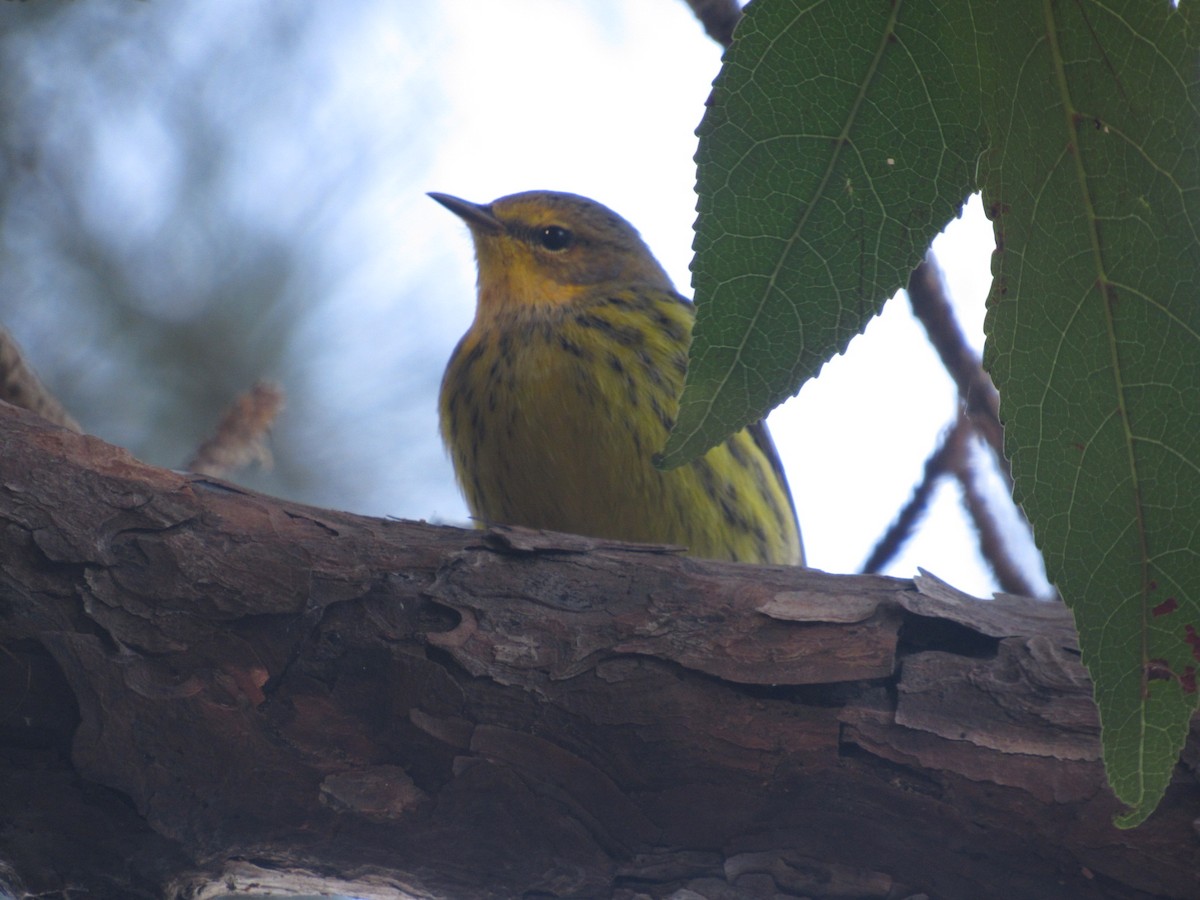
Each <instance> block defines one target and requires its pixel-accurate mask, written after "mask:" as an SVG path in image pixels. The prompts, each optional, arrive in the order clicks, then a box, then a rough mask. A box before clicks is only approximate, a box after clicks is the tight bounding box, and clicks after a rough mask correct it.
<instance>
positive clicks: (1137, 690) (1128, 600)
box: [665, 0, 1200, 826]
mask: <svg viewBox="0 0 1200 900" xmlns="http://www.w3.org/2000/svg"><path fill="white" fill-rule="evenodd" d="M1194 23H1195V13H1194V12H1193V4H1187V3H1185V4H1184V5H1183V7H1182V9H1172V8H1171V7H1170V6H1169V4H1167V3H1166V2H1160V3H1149V2H1146V0H1111V2H1108V3H1106V4H1104V5H1100V4H1098V3H1095V2H1091V0H1071V2H1067V0H1010V2H1008V3H995V2H992V0H983V2H979V0H976V2H971V0H957V2H953V0H948V2H945V3H942V4H915V3H914V4H905V3H903V2H900V0H897V2H895V3H893V4H892V5H890V6H889V5H887V4H874V3H871V4H867V3H864V2H850V0H848V2H845V3H840V4H819V5H809V6H806V7H804V8H803V9H798V8H797V5H796V4H795V3H794V2H789V0H756V2H755V3H753V4H752V5H751V6H750V7H749V8H748V11H747V15H746V17H745V19H744V20H743V22H742V24H741V25H740V26H739V29H738V32H737V36H736V39H735V42H734V45H733V47H732V48H731V49H730V51H729V53H728V55H727V58H726V63H725V67H724V69H723V70H722V73H721V75H720V77H719V78H718V80H717V83H716V86H715V88H714V93H713V103H712V107H711V109H710V110H709V112H708V114H707V115H706V116H705V119H704V122H703V124H702V125H701V128H700V132H699V133H700V148H699V151H698V153H697V162H698V165H699V175H698V191H699V194H700V203H699V218H698V220H697V234H696V241H695V249H696V258H695V262H694V264H693V271H694V282H695V287H696V296H697V304H698V309H699V312H698V321H697V325H696V333H695V338H694V344H693V348H692V363H691V369H690V371H689V375H688V386H687V388H686V389H685V392H684V395H683V398H682V401H681V408H680V416H679V421H678V424H677V426H676V431H675V433H674V434H673V435H672V437H671V440H670V442H669V443H668V447H667V453H666V460H665V464H666V465H672V464H679V463H681V462H683V461H685V460H686V459H688V458H691V457H694V456H695V455H697V454H699V453H702V452H703V451H704V450H705V449H706V448H707V447H709V446H711V445H712V444H714V443H716V442H718V441H720V440H721V439H722V438H723V437H724V436H725V435H726V434H728V433H729V432H731V431H733V430H735V429H737V428H739V427H741V426H743V425H745V424H746V423H748V422H751V421H753V420H755V419H757V418H759V417H760V416H762V415H763V414H764V413H765V412H766V411H767V410H768V409H769V408H770V407H771V406H773V405H774V404H775V403H777V402H779V401H780V400H781V399H783V398H784V397H786V396H787V395H788V394H790V393H793V392H794V391H795V390H796V389H797V387H798V385H799V384H800V383H801V381H802V380H803V379H805V378H807V377H809V376H811V375H812V374H814V373H815V372H816V371H817V370H818V368H819V367H820V366H821V365H822V364H823V362H824V360H825V359H826V358H827V357H828V356H830V355H832V353H834V352H837V351H840V350H842V349H843V348H844V347H845V345H846V343H847V342H848V341H849V340H850V338H852V337H853V336H854V335H855V334H856V333H858V332H859V331H860V330H861V329H862V328H863V327H864V325H865V323H866V322H867V320H868V319H869V318H870V317H871V316H872V315H873V314H874V313H875V312H877V311H878V309H879V307H880V305H881V304H882V302H883V300H884V299H885V298H886V297H888V296H889V295H890V294H891V293H893V291H894V290H895V289H896V288H897V287H899V286H900V285H902V284H903V283H904V280H905V279H906V277H907V274H908V271H909V268H910V267H911V266H912V265H913V264H914V263H915V262H916V260H917V259H918V258H919V256H920V255H921V253H922V252H923V251H924V248H925V247H926V245H927V243H928V241H929V239H930V238H931V237H932V236H933V234H934V233H935V232H936V231H937V230H938V229H939V228H940V227H941V225H942V224H943V223H944V222H945V221H946V220H948V219H949V218H950V216H951V215H952V214H953V212H954V210H955V208H956V206H957V205H958V203H959V202H960V200H961V199H962V198H963V197H964V196H965V195H966V194H967V193H968V192H969V191H970V190H972V189H976V188H980V187H981V188H982V190H983V193H984V199H985V205H986V206H987V208H988V210H989V214H990V215H991V216H992V217H993V219H994V221H995V223H996V231H997V237H998V241H999V252H998V253H997V254H996V256H995V257H994V263H993V269H994V274H995V276H996V281H995V283H994V286H993V291H992V296H991V298H990V300H989V313H988V320H987V331H988V346H987V350H986V353H985V358H986V362H987V364H988V366H989V369H990V370H991V372H992V374H993V376H994V378H995V380H996V382H997V385H998V386H999V388H1000V394H1001V413H1002V416H1003V417H1004V419H1005V425H1006V442H1007V448H1008V452H1009V454H1010V456H1011V458H1012V465H1013V472H1014V476H1015V479H1016V496H1017V500H1018V501H1019V502H1020V503H1022V505H1023V506H1024V508H1025V510H1026V512H1027V514H1028V516H1029V519H1030V521H1031V522H1032V523H1033V525H1034V531H1035V536H1036V537H1037V539H1038V542H1039V544H1040V545H1041V547H1042V549H1043V552H1044V554H1045V559H1046V565H1047V570H1048V572H1049V573H1050V576H1051V578H1052V580H1054V581H1055V582H1056V583H1057V584H1058V586H1059V588H1060V590H1061V591H1062V593H1063V596H1064V598H1065V599H1066V601H1067V603H1068V604H1070V606H1071V608H1072V610H1073V611H1074V613H1075V618H1076V623H1077V625H1078V627H1079V632H1080V643H1081V646H1082V650H1083V657H1084V662H1085V663H1086V664H1087V666H1088V668H1089V670H1090V672H1091V675H1092V679H1093V681H1094V683H1095V691H1096V700H1097V703H1098V705H1099V707H1100V715H1101V721H1102V725H1103V736H1102V740H1103V746H1104V759H1105V764H1106V767H1107V771H1108V776H1109V780H1110V782H1111V784H1112V786H1113V789H1114V791H1115V792H1116V794H1117V796H1118V797H1119V798H1120V799H1121V800H1123V801H1124V802H1125V803H1127V804H1129V806H1130V807H1131V809H1130V811H1129V813H1128V814H1127V815H1126V816H1124V817H1123V818H1122V819H1120V820H1119V822H1118V824H1121V825H1124V826H1132V825H1135V824H1137V823H1139V822H1141V821H1143V820H1144V819H1145V818H1146V816H1148V815H1149V814H1150V813H1151V812H1152V811H1153V809H1154V807H1155V805H1156V804H1157V802H1158V800H1159V799H1160V798H1161V796H1162V793H1163V791H1164V790H1165V788H1166V785H1167V784H1168V782H1169V779H1170V777H1171V772H1172V769H1173V767H1174V763H1175V761H1176V759H1177V757H1178V754H1179V751H1180V749H1181V748H1182V746H1183V742H1184V739H1185V737H1186V733H1187V727H1188V722H1189V719H1190V717H1191V716H1192V714H1193V713H1194V711H1195V710H1196V707H1197V699H1198V697H1200V695H1198V694H1197V691H1196V670H1197V667H1200V298H1198V297H1197V291H1198V286H1200V35H1198V33H1197V28H1196V27H1195V24H1194ZM979 135H987V137H988V144H989V146H988V149H987V152H986V153H985V152H982V149H981V148H982V141H981V140H980V138H979Z"/></svg>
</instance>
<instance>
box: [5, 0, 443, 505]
mask: <svg viewBox="0 0 1200 900" xmlns="http://www.w3.org/2000/svg"><path fill="white" fill-rule="evenodd" d="M380 7H381V4H365V5H363V6H362V7H359V6H356V7H355V10H354V12H355V15H354V16H346V15H344V13H345V10H340V11H337V10H333V9H332V8H330V7H326V6H323V5H321V4H311V3H305V2H277V3H269V4H250V5H246V4H235V3H230V2H227V0H179V2H173V3H169V4H157V3H133V2H128V0H98V2H91V3H45V2H31V3H5V4H3V6H2V7H0V84H3V90H2V91H0V129H2V130H0V324H3V325H5V326H6V327H8V328H9V329H10V330H11V331H12V333H13V334H14V336H15V337H16V338H17V340H18V341H19V342H21V344H22V345H23V346H24V348H25V350H26V352H27V354H28V357H29V359H30V361H31V363H32V364H33V365H34V366H35V367H36V368H37V369H38V370H39V372H40V374H41V375H42V377H43V378H44V380H45V381H46V382H47V383H48V385H49V386H50V388H51V390H53V391H54V392H55V393H56V394H57V395H58V397H59V398H60V399H61V400H62V401H63V402H64V403H65V404H66V406H67V407H68V409H70V410H71V411H72V413H73V414H74V415H75V416H76V417H77V418H78V419H79V420H80V422H81V423H82V425H83V427H84V429H85V430H87V431H89V432H91V433H94V434H96V435H98V436H100V437H103V438H104V439H106V440H108V441H111V442H113V443H116V444H120V445H123V446H125V447H128V448H129V449H130V450H131V451H132V452H133V453H134V454H136V455H137V456H138V457H140V458H142V459H144V460H146V461H148V462H151V463H155V464H159V465H163V466H168V467H179V466H181V465H183V464H184V463H185V462H186V461H187V459H188V457H189V455H190V454H191V453H192V452H193V450H194V449H195V447H196V446H197V444H198V443H199V442H200V441H201V440H203V439H204V437H205V436H206V435H207V434H208V433H209V432H210V431H211V429H212V428H213V426H214V425H215V423H216V421H217V420H218V418H219V417H220V414H221V411H222V410H223V409H224V408H225V407H226V406H227V405H228V404H229V403H230V402H231V400H232V399H233V398H234V397H235V395H236V394H238V393H239V392H241V391H243V390H245V389H247V388H248V387H249V386H250V385H251V384H252V383H253V382H254V381H255V380H257V379H259V378H270V379H275V380H277V381H279V382H280V383H281V384H282V385H283V386H284V389H285V391H286V394H287V407H286V409H285V411H284V414H283V416H282V417H281V419H280V420H279V422H278V424H277V426H276V429H275V433H274V437H273V439H272V441H271V445H272V450H273V453H274V456H275V467H274V469H273V471H269V472H263V471H261V470H250V471H247V472H244V473H242V474H241V478H240V480H241V481H243V482H244V483H246V484H248V485H249V486H252V487H255V488H257V489H260V490H263V491H266V492H269V493H272V494H276V495H280V496H284V497H289V498H293V499H297V500H302V501H305V502H309V503H314V504H318V505H327V506H338V507H341V508H349V509H354V510H358V511H363V512H372V513H377V514H379V513H386V512H393V513H400V514H409V515H421V514H427V513H429V512H432V511H434V510H436V508H437V507H438V505H439V500H438V497H439V496H441V497H444V496H448V495H452V492H453V481H452V478H451V477H450V475H449V468H448V466H447V465H446V463H445V462H444V460H443V458H442V455H441V451H440V447H438V445H437V443H436V441H431V440H429V435H430V434H432V433H434V429H435V425H434V424H433V423H434V418H433V416H434V413H433V409H432V400H431V398H432V397H434V396H435V395H436V387H437V378H438V377H439V375H440V370H441V366H442V364H443V362H444V355H445V353H446V348H445V347H444V346H442V345H441V344H440V343H436V342H430V341H429V340H427V339H423V335H422V333H421V332H420V330H419V329H416V328H414V329H399V328H396V327H395V325H394V322H396V321H398V320H400V319H401V318H403V317H388V316H387V315H385V314H386V312H387V311H388V310H395V309H396V308H404V307H407V309H406V312H407V313H408V314H409V315H411V316H413V317H414V318H416V319H418V320H424V319H426V318H427V317H426V316H423V315H421V310H420V307H419V302H420V299H419V298H407V297H404V296H395V295H394V291H395V288H394V285H395V284H396V283H397V278H396V274H395V271H394V269H395V267H396V266H397V265H404V264H405V263H404V262H403V261H397V260H396V256H397V255H398V248H396V247H395V246H394V242H395V235H394V234H392V235H391V237H390V240H389V239H388V235H387V234H386V233H385V231H386V229H387V228H388V222H389V217H391V218H392V219H394V218H396V217H397V213H396V210H395V209H394V208H391V207H389V206H388V199H387V196H386V191H384V192H381V191H380V185H381V184H383V185H388V184H394V182H395V179H396V178H397V177H398V176H399V175H401V174H402V173H401V172H400V170H401V168H402V167H409V168H410V169H411V168H412V167H419V166H422V165H423V164H424V161H425V159H426V154H427V153H428V148H427V147H425V148H424V149H423V145H422V144H421V143H420V142H418V141H415V140H414V141H409V140H407V139H406V138H405V137H404V129H403V127H402V126H403V125H404V124H405V123H409V122H413V121H416V120H417V119H418V117H425V118H428V117H429V116H432V115H434V114H435V112H434V111H433V110H432V109H431V108H417V105H418V104H419V103H422V102H424V103H429V97H430V92H429V88H428V86H426V87H425V88H424V89H423V90H422V91H420V92H415V91H405V90H404V89H403V88H404V82H405V78H406V77H407V75H408V74H410V73H411V72H413V71H415V70H417V69H419V68H420V65H421V57H422V54H423V53H428V52H429V51H428V49H425V50H422V51H420V52H418V51H415V50H414V49H413V48H411V47H396V46H394V45H392V46H388V45H386V44H383V43H381V40H380V39H379V35H380V30H379V29H377V28H376V27H375V26H376V24H377V22H376V20H377V18H378V17H379V15H380V14H381V13H380V12H379V9H380ZM391 15H394V10H393V11H391ZM404 15H405V17H408V18H419V17H420V16H421V12H420V10H409V11H406V12H405V13H404ZM389 37H390V38H392V39H394V37H395V32H394V29H393V30H391V31H390V32H389ZM372 53H376V54H377V55H378V57H379V59H378V60H375V61H376V62H379V63H380V65H381V67H382V69H381V71H382V72H383V74H384V76H386V77H385V78H380V79H379V80H378V81H377V82H374V83H371V82H368V83H365V84H364V79H362V78H361V77H359V74H360V71H361V70H359V69H357V68H356V67H354V66H352V65H350V64H349V63H350V59H351V58H352V57H351V54H354V55H355V56H354V58H355V59H356V61H357V62H363V61H364V60H363V57H364V56H368V55H371V54H372ZM375 71H380V70H379V69H377V70H375ZM363 95H368V96H367V97H366V99H367V101H368V102H358V101H360V100H361V99H362V98H363ZM421 98H423V99H421ZM381 102H383V103H386V104H387V108H388V110H389V114H388V116H387V117H386V118H385V119H384V120H382V121H381V118H380V116H379V115H378V114H377V113H373V112H372V110H375V109H377V108H378V106H379V104H380V103H381ZM403 174H404V175H405V176H406V177H407V178H408V179H411V178H412V173H411V172H405V173H403ZM421 199H422V201H423V199H424V198H421ZM392 224H394V222H393V223H392ZM389 244H391V246H390V245H389ZM400 249H403V248H400ZM408 249H409V250H419V249H420V248H419V247H416V248H411V247H410V248H408ZM389 267H391V269H390V270H389ZM389 285H391V286H392V287H391V292H390V293H389V291H388V287H389ZM436 299H437V298H426V302H428V303H435V302H436ZM385 323H390V324H385ZM451 327H457V326H451ZM383 351H386V352H383ZM427 407H428V408H427ZM398 445H399V446H401V447H403V448H405V449H404V450H403V451H400V450H396V449H395V448H397V446H398ZM409 453H416V454H418V458H417V459H416V460H415V461H414V460H412V459H408V461H407V463H406V465H404V466H403V467H401V471H402V472H409V473H411V472H419V473H422V474H423V475H424V476H425V477H424V479H423V480H422V479H413V478H403V477H397V478H393V479H391V482H392V483H389V484H387V485H381V484H380V483H378V479H379V473H380V472H381V471H382V472H387V471H388V468H387V465H388V461H389V458H390V454H401V455H403V454H409ZM422 454H423V456H422ZM373 481H374V482H375V483H373ZM381 490H382V491H384V493H385V494H386V496H384V495H381V494H380V491H381ZM441 505H442V507H443V508H444V507H445V505H446V504H445V503H444V502H442V503H441ZM452 512H453V513H454V514H457V510H453V511H452Z"/></svg>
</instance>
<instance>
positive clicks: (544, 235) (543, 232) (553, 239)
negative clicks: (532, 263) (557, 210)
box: [537, 225, 575, 253]
mask: <svg viewBox="0 0 1200 900" xmlns="http://www.w3.org/2000/svg"><path fill="white" fill-rule="evenodd" d="M537 239H538V243H539V244H541V245H542V246H543V247H545V248H546V249H547V250H551V251H553V252H555V253H558V252H559V251H562V250H566V249H567V248H568V247H570V246H571V245H572V244H573V243H575V235H573V234H572V233H571V232H569V231H567V229H565V228H563V227H561V226H559V225H546V226H545V227H544V228H540V229H538V233H537Z"/></svg>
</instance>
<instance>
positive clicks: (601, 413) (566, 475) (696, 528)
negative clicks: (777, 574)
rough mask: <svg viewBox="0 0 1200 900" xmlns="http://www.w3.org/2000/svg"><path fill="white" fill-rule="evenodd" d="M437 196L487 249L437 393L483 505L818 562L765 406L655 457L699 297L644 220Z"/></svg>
mask: <svg viewBox="0 0 1200 900" xmlns="http://www.w3.org/2000/svg"><path fill="white" fill-rule="evenodd" d="M430 196H431V197H433V199H435V200H437V201H438V202H439V203H441V204H442V205H443V206H445V207H447V208H448V209H449V210H450V211H451V212H453V213H454V214H456V215H457V216H459V217H460V218H461V219H462V220H463V221H464V222H466V224H467V226H468V227H469V228H470V229H471V237H472V238H474V241H475V256H476V259H477V260H478V263H479V298H478V305H477V306H476V310H475V321H474V323H473V324H472V325H471V327H470V329H469V330H468V331H467V333H466V334H465V335H464V336H463V339H462V340H461V341H459V344H458V346H457V347H456V348H455V350H454V355H453V356H451V357H450V363H449V365H448V366H447V367H446V374H445V376H444V378H443V379H442V390H441V401H440V410H441V423H442V438H443V439H444V440H445V442H446V446H447V448H448V449H449V451H450V455H451V456H452V457H453V460H454V468H455V472H456V473H457V475H458V481H459V484H460V485H461V487H462V490H463V493H464V494H465V495H466V498H467V503H468V505H469V506H470V507H471V512H472V513H473V514H474V515H475V516H476V517H477V518H479V519H482V520H485V521H488V522H502V523H507V524H511V525H526V526H530V527H533V528H548V529H553V530H556V531H570V532H574V533H576V534H586V535H592V536H594V537H607V538H618V539H621V540H628V541H645V542H653V543H666V544H682V545H684V546H685V547H687V548H688V551H689V552H690V553H692V554H694V555H695V556H703V557H711V558H716V559H729V560H741V561H744V562H769V563H801V562H803V560H804V554H803V550H802V549H801V545H800V531H799V527H798V526H797V524H796V512H795V509H794V507H793V505H792V498H791V494H790V493H789V491H788V486H787V481H786V479H785V478H784V474H783V469H782V468H781V467H780V464H779V458H778V456H777V455H776V453H775V447H774V446H773V445H772V443H771V438H770V435H769V434H768V433H767V429H766V426H765V425H764V424H763V423H762V422H759V423H757V424H755V425H753V426H751V427H750V428H747V429H745V430H744V431H741V432H739V433H737V434H735V435H733V436H732V437H730V438H729V439H727V440H726V441H725V442H724V443H723V444H721V445H719V446H717V447H714V448H713V449H712V450H710V451H709V452H708V453H707V454H705V455H704V456H703V457H701V458H699V459H697V460H695V461H694V462H692V463H690V464H688V465H685V466H682V467H680V468H678V469H674V470H672V471H669V472H663V471H659V470H658V469H656V468H655V467H654V463H653V462H652V458H653V456H654V454H655V453H656V452H657V451H659V450H661V449H662V446H663V444H664V443H665V442H666V439H667V432H668V430H669V429H670V428H671V425H672V423H673V422H674V419H675V414H676V411H677V410H678V401H679V394H680V392H681V390H682V388H683V376H684V373H685V371H686V370H687V351H688V343H689V341H690V340H691V333H692V318H693V310H692V304H691V302H690V301H688V300H687V299H686V298H684V297H682V296H680V295H679V294H678V293H676V292H675V288H674V287H673V286H672V285H671V281H670V279H669V278H668V277H667V273H666V272H665V271H663V268H662V266H660V265H659V264H658V262H657V261H656V260H655V259H654V257H653V256H652V255H651V253H650V250H649V249H648V248H647V247H646V245H645V244H644V243H643V242H642V239H641V238H640V237H639V236H638V233H637V231H635V230H634V228H633V226H631V225H630V224H629V223H628V222H626V221H625V220H624V219H622V218H621V217H620V216H618V215H617V214H616V213H614V212H612V211H611V210H610V209H608V208H607V207H604V206H601V205H600V204H599V203H596V202H594V201H592V200H588V199H586V198H584V197H579V196H576V195H574V194H559V193H552V192H549V191H530V192H528V193H523V194H513V195H512V196H510V197H502V198H500V199H499V200H496V201H495V202H494V203H490V204H487V205H482V204H476V203H469V202H467V201H466V200H460V199H458V198H457V197H450V196H447V195H446V194H431V195H430Z"/></svg>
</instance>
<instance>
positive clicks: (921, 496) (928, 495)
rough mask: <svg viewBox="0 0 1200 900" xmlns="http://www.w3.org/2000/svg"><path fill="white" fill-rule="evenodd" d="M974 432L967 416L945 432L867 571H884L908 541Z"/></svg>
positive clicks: (874, 553) (875, 550)
mask: <svg viewBox="0 0 1200 900" xmlns="http://www.w3.org/2000/svg"><path fill="white" fill-rule="evenodd" d="M970 435H971V426H970V423H969V422H968V421H967V420H966V419H964V418H960V419H959V420H958V421H957V422H956V423H955V424H954V427H953V428H950V429H949V430H947V431H946V432H945V434H944V435H943V436H942V443H941V445H940V446H939V447H938V448H937V449H936V450H934V451H933V453H931V454H930V455H929V458H928V459H926V460H925V472H924V475H923V476H922V477H921V481H920V483H919V484H917V486H916V487H915V488H914V489H913V493H912V496H911V497H909V499H908V503H906V504H905V505H904V507H903V509H901V510H900V512H899V514H898V515H897V516H896V518H895V519H894V520H893V521H892V524H891V525H890V526H889V527H888V530H887V531H886V532H885V533H884V535H883V537H881V538H880V539H879V541H878V543H876V544H875V547H874V549H873V550H872V551H871V556H870V558H869V559H867V561H866V563H864V564H863V569H862V570H863V572H864V573H867V574H871V573H876V572H882V571H883V568H884V567H885V566H886V565H887V564H888V563H890V562H891V561H892V560H893V559H894V558H895V557H896V556H897V555H898V554H899V553H900V550H901V549H902V548H903V547H904V545H905V544H906V543H908V540H909V538H910V537H912V534H913V531H914V530H915V529H916V526H917V523H918V522H919V521H920V520H921V517H922V516H923V515H924V514H925V512H926V510H927V509H928V508H929V501H930V500H931V499H932V498H933V489H934V487H936V485H937V482H938V479H939V478H941V476H942V475H944V474H946V473H947V472H955V471H957V469H958V460H959V459H960V458H961V457H962V456H964V455H965V449H966V446H967V438H968V437H970Z"/></svg>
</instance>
